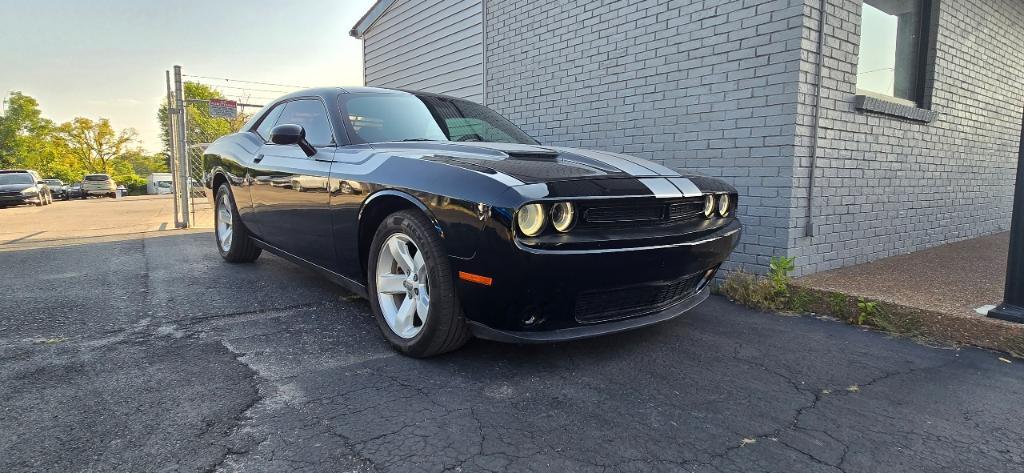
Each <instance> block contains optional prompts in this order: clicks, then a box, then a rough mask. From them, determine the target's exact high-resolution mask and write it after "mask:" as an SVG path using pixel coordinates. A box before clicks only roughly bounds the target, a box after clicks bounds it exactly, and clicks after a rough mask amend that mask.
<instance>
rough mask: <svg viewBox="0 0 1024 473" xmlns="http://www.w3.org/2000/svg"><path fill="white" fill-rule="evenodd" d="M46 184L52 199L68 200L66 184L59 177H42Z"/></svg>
mask: <svg viewBox="0 0 1024 473" xmlns="http://www.w3.org/2000/svg"><path fill="white" fill-rule="evenodd" d="M43 182H45V183H46V186H47V187H49V188H50V195H51V196H52V197H53V198H54V199H59V200H68V186H66V185H64V181H62V180H60V179H43Z"/></svg>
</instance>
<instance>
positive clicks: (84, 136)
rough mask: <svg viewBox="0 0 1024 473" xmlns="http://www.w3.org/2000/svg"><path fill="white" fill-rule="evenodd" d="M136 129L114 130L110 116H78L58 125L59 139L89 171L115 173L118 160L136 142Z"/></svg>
mask: <svg viewBox="0 0 1024 473" xmlns="http://www.w3.org/2000/svg"><path fill="white" fill-rule="evenodd" d="M135 136H136V135H135V130H133V129H131V128H127V129H124V130H121V131H116V130H114V127H112V126H111V125H110V120H107V119H106V118H100V119H99V120H98V121H93V120H90V119H88V118H82V117H76V118H75V119H73V120H71V121H70V122H67V123H64V124H61V125H60V126H59V127H57V139H59V140H60V141H61V142H62V145H63V146H65V147H66V148H67V150H68V152H69V153H70V155H71V156H73V157H74V158H75V159H76V160H77V161H78V162H79V163H80V164H81V165H82V167H84V168H85V169H86V170H87V171H88V172H91V173H111V172H112V170H113V164H114V160H115V159H117V158H120V157H122V156H124V154H125V153H126V152H128V150H129V149H131V146H132V145H133V144H134V142H135Z"/></svg>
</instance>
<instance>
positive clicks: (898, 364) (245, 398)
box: [0, 200, 1024, 472]
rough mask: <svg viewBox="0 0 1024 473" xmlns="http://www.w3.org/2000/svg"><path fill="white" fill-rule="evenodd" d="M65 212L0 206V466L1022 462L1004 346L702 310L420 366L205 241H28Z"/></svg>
mask: <svg viewBox="0 0 1024 473" xmlns="http://www.w3.org/2000/svg"><path fill="white" fill-rule="evenodd" d="M64 204H69V203H64ZM71 204H73V203H71ZM60 205H61V203H58V204H57V205H55V206H54V207H44V208H41V209H32V208H18V209H3V210H0V268H4V272H5V277H4V280H3V283H2V286H0V290H2V292H0V294H2V297H0V314H2V316H0V426H3V427H2V428H0V471H382V472H383V471H394V472H416V471H427V472H430V471H445V470H447V471H465V472H476V471H559V472H566V471H568V472H574V471H587V472H590V471H594V472H603V471H608V472H611V471H637V472H647V471H808V472H830V471H843V472H879V471H893V472H905V471H936V472H938V471H943V472H948V471H972V472H974V471H991V472H996V471H1022V469H1024V440H1022V439H1024V422H1022V421H1021V419H1024V403H1021V399H1024V362H1022V361H1021V360H1013V362H1012V363H1007V362H1005V361H1001V360H1000V359H999V358H1000V356H1001V355H999V354H996V353H991V352H986V351H981V350H976V349H960V350H956V349H943V348H932V347H927V346H923V345H920V344H916V343H913V342H911V341H907V340H898V339H892V338H889V337H887V336H885V335H883V334H880V333H875V332H869V331H863V330H860V329H857V328H854V327H850V326H847V325H843V324H839V323H836V322H831V321H827V320H819V319H815V318H810V317H785V316H779V315H773V314H764V313H758V312H753V311H750V310H746V309H744V308H741V307H738V306H735V305H733V304H731V303H729V302H727V301H725V300H723V299H720V298H712V299H711V300H710V301H708V302H707V303H706V304H704V305H703V306H701V307H699V308H698V309H697V310H695V311H694V312H693V313H692V314H690V315H689V316H688V317H687V318H685V319H681V320H677V321H673V322H670V323H666V324H662V325H660V326H656V327H652V328H648V329H643V330H639V331H635V332H630V333H626V334H621V335H616V336H609V337H604V338H599V339H593V340H588V341H583V342H576V343H565V344H552V345H538V346H515V345H504V344H498V343H491V342H484V341H473V342H470V344H469V345H467V346H466V347H465V348H464V349H462V350H460V351H458V352H456V353H452V354H449V355H446V356H442V357H438V358H434V359H429V360H414V359H409V358H404V357H401V356H398V355H396V354H395V353H394V352H393V351H392V350H391V349H390V348H389V347H388V346H387V345H386V344H385V342H384V341H383V340H382V338H381V337H380V336H379V334H378V332H377V328H376V326H375V325H374V323H373V320H372V319H371V317H370V315H369V310H368V306H367V305H366V303H365V302H363V301H361V300H358V299H353V298H352V297H350V295H349V294H347V293H346V292H345V291H343V290H342V289H340V288H338V287H336V286H333V285H331V284H330V283H328V282H327V281H326V280H324V279H322V278H320V277H319V276H316V275H314V274H313V273H310V272H308V271H306V270H303V269H300V268H298V267H296V266H294V265H291V264H290V263H287V262H285V261H284V260H281V259H279V258H276V257H273V256H270V255H268V254H264V255H263V256H262V257H261V258H260V259H259V260H258V262H257V263H255V264H251V265H229V264H226V263H224V262H222V261H221V260H220V258H219V257H218V256H217V253H216V251H215V249H214V246H213V243H212V240H213V236H212V234H210V233H209V232H208V231H187V232H186V231H149V230H150V228H149V227H148V226H143V227H144V228H143V229H142V230H140V231H136V232H126V233H118V232H117V231H108V232H107V233H109V234H108V235H105V236H104V235H103V234H102V233H103V232H101V231H97V232H92V233H89V235H87V236H80V235H77V234H76V232H75V231H68V233H67V234H60V235H61V236H60V237H59V238H46V237H45V236H46V234H45V233H43V234H38V235H34V236H29V237H27V238H26V237H25V236H26V235H33V234H34V233H35V232H36V231H39V230H35V229H34V228H31V227H30V225H33V224H34V223H33V222H40V221H42V220H45V219H46V217H47V215H56V214H53V213H51V214H47V213H46V210H47V209H52V210H54V211H56V210H58V209H60ZM126 205H132V203H131V202H129V201H121V202H117V201H113V200H110V201H88V202H85V203H82V204H78V208H80V209H85V208H88V211H82V210H79V211H74V208H73V207H71V206H68V207H65V210H64V212H66V215H65V216H64V217H62V218H63V220H62V222H63V226H62V227H61V228H65V229H67V228H76V227H75V226H76V225H81V222H80V220H85V219H87V220H88V221H91V222H103V221H108V220H106V219H108V217H109V218H110V219H115V218H117V217H116V215H120V214H123V213H124V212H125V211H126V210H125V209H126V208H127V207H125V206H126ZM149 205H156V206H159V205H160V204H159V203H158V204H152V203H151V204H149ZM35 210H41V212H40V213H38V214H35V215H37V217H36V218H28V217H25V216H23V215H22V214H23V213H26V212H29V211H35ZM9 211H14V212H11V213H7V212H9ZM164 217H165V216H161V215H156V216H155V217H154V218H153V219H152V220H153V221H154V222H155V221H156V220H158V219H159V218H164ZM26 225H29V227H26ZM147 225H149V224H148V223H147ZM99 226H101V225H97V227H99ZM114 227H117V228H121V227H118V226H117V225H114ZM153 230H159V225H157V228H155V229H153ZM44 231H49V230H44ZM54 231H56V230H54Z"/></svg>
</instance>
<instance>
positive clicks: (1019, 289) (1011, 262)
mask: <svg viewBox="0 0 1024 473" xmlns="http://www.w3.org/2000/svg"><path fill="white" fill-rule="evenodd" d="M1015 188H1016V190H1015V191H1014V193H1013V217H1012V218H1011V219H1010V253H1009V255H1008V256H1007V259H1006V292H1005V294H1004V295H1003V303H1002V304H999V307H996V308H995V309H992V310H990V311H989V312H988V316H989V317H995V318H997V319H1002V320H1009V321H1010V322H1017V323H1022V324H1024V124H1022V125H1021V137H1020V153H1019V154H1018V155H1017V183H1016V185H1015Z"/></svg>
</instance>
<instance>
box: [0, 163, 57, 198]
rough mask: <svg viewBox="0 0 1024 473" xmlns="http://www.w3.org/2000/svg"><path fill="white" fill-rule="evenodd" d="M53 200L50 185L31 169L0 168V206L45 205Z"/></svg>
mask: <svg viewBox="0 0 1024 473" xmlns="http://www.w3.org/2000/svg"><path fill="white" fill-rule="evenodd" d="M52 202H53V197H52V196H51V195H50V187H49V186H47V185H46V182H44V181H43V179H42V178H41V177H39V173H37V172H35V171H31V170H21V169H12V170H0V207H6V206H8V205H21V204H35V205H38V206H40V207H41V206H43V205H47V204H50V203H52Z"/></svg>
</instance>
